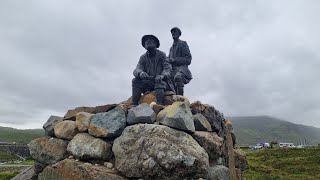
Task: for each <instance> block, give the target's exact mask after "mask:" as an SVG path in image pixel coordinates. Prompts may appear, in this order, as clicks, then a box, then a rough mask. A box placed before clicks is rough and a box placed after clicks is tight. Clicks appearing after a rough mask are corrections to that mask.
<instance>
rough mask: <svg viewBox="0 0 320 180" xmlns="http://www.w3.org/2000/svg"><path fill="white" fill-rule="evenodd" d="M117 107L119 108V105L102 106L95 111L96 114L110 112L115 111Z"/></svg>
mask: <svg viewBox="0 0 320 180" xmlns="http://www.w3.org/2000/svg"><path fill="white" fill-rule="evenodd" d="M115 107H117V104H107V105H102V106H96V107H95V109H94V114H96V113H102V112H108V111H110V110H112V109H114V108H115Z"/></svg>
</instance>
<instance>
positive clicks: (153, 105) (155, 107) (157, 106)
mask: <svg viewBox="0 0 320 180" xmlns="http://www.w3.org/2000/svg"><path fill="white" fill-rule="evenodd" d="M150 107H151V108H152V109H153V111H154V112H155V113H156V114H158V113H159V112H160V111H162V110H163V109H164V106H162V105H160V104H157V103H155V102H152V103H151V104H150Z"/></svg>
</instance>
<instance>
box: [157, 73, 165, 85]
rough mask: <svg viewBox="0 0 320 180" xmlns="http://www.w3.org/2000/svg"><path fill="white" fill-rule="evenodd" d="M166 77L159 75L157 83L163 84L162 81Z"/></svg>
mask: <svg viewBox="0 0 320 180" xmlns="http://www.w3.org/2000/svg"><path fill="white" fill-rule="evenodd" d="M163 78H164V76H163V75H158V76H157V77H156V79H155V81H156V83H161V81H162V80H163Z"/></svg>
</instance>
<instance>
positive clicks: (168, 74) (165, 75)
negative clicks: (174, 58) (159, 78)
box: [162, 72, 170, 79]
mask: <svg viewBox="0 0 320 180" xmlns="http://www.w3.org/2000/svg"><path fill="white" fill-rule="evenodd" d="M162 74H163V76H164V78H165V79H170V73H168V72H166V73H162Z"/></svg>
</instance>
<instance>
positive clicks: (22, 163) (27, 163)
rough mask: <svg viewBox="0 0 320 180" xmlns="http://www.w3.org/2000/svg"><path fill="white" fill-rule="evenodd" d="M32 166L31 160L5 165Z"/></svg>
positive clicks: (32, 161)
mask: <svg viewBox="0 0 320 180" xmlns="http://www.w3.org/2000/svg"><path fill="white" fill-rule="evenodd" d="M33 164H34V160H31V159H27V160H25V161H21V162H11V163H6V165H33Z"/></svg>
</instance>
